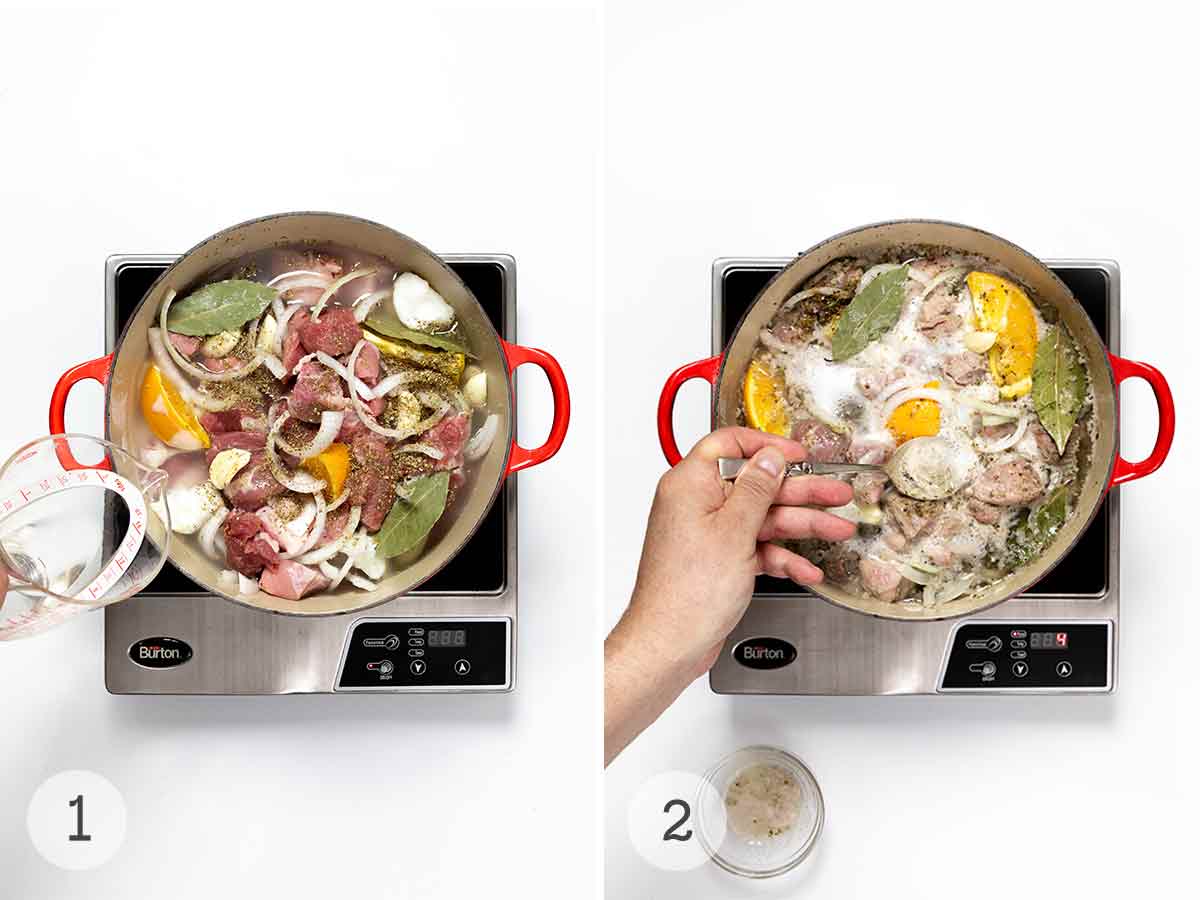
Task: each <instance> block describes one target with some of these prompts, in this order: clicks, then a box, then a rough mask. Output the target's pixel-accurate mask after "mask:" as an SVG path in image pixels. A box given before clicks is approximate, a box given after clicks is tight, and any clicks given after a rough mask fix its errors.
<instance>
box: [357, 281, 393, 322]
mask: <svg viewBox="0 0 1200 900" xmlns="http://www.w3.org/2000/svg"><path fill="white" fill-rule="evenodd" d="M391 293H392V289H391V288H390V287H389V288H384V289H383V290H381V291H372V292H371V293H370V294H364V295H363V296H361V297H359V298H358V299H357V300H355V301H354V321H355V322H362V321H365V320H366V318H367V316H369V315H370V314H371V311H372V310H373V309H374V308H375V307H376V306H378V305H379V302H380V301H381V300H386V299H387V298H388V297H389V296H391Z"/></svg>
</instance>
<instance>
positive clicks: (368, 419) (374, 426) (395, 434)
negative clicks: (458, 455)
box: [346, 340, 441, 459]
mask: <svg viewBox="0 0 1200 900" xmlns="http://www.w3.org/2000/svg"><path fill="white" fill-rule="evenodd" d="M366 343H367V342H366V341H365V340H362V341H359V342H358V343H357V344H355V345H354V352H352V353H351V354H350V360H349V362H347V363H346V374H347V375H349V374H350V373H351V372H353V371H354V367H355V365H356V364H357V363H358V354H359V353H361V352H362V348H363V347H364V346H365V345H366ZM355 380H356V381H357V380H358V379H355ZM346 383H347V385H348V386H349V387H350V403H351V404H352V405H353V407H354V413H355V415H357V416H358V420H359V421H360V422H362V423H363V425H364V426H366V428H367V429H369V430H370V431H373V432H375V433H376V434H377V435H379V436H380V437H385V438H391V439H392V440H397V441H402V440H405V439H406V438H410V437H412V436H413V435H415V434H420V433H421V432H420V431H413V430H406V429H403V428H385V427H384V426H382V425H380V424H379V423H378V422H377V421H375V417H374V416H372V415H371V414H370V413H369V412H368V411H367V408H366V407H365V406H364V405H363V402H362V400H360V399H359V398H358V394H357V393H356V392H355V390H354V388H353V386H352V385H350V382H349V379H347V381H346ZM439 420H440V416H439ZM417 424H418V425H420V424H421V423H420V422H418V423H417ZM434 424H436V422H435V423H434ZM426 427H430V426H426ZM426 455H428V454H426ZM434 458H435V459H441V456H440V455H438V456H437V457H434Z"/></svg>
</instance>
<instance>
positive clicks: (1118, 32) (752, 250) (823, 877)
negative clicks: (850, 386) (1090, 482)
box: [605, 0, 1200, 900]
mask: <svg viewBox="0 0 1200 900" xmlns="http://www.w3.org/2000/svg"><path fill="white" fill-rule="evenodd" d="M985 7H986V9H985ZM1121 9H1123V10H1124V11H1125V12H1124V13H1123V15H1121V16H1120V17H1118V16H1114V15H1112V14H1110V13H1108V12H1105V11H1104V9H1103V8H1102V5H1101V4H1095V3H1093V4H1088V5H1087V6H1086V7H1085V6H1079V7H1078V8H1069V7H1068V6H1067V5H1066V4H1057V3H1048V2H1042V3H1037V4H1030V5H1025V4H1021V3H1011V2H1010V3H1005V4H986V5H985V4H967V3H961V2H959V3H954V4H952V5H946V6H945V7H943V8H937V7H935V6H933V5H931V4H927V3H921V2H905V3H888V4H871V3H861V2H860V3H842V4H839V3H820V4H816V3H804V4H801V3H789V4H786V5H780V6H773V5H772V6H768V5H765V4H755V3H742V4H736V5H734V4H720V5H715V4H707V3H697V2H695V0H692V2H688V3H686V4H680V5H678V6H674V7H672V8H664V9H659V10H656V11H653V12H651V11H648V10H647V8H646V7H645V5H644V4H641V3H625V2H619V3H610V4H609V6H608V12H607V16H606V51H605V52H606V59H607V66H606V68H607V75H608V80H607V85H606V91H607V96H606V109H607V118H606V123H605V124H606V159H605V204H606V207H605V212H606V228H605V232H606V247H605V249H606V258H605V277H606V287H607V291H606V295H605V301H606V308H605V314H606V324H607V340H608V352H607V354H606V360H607V368H606V375H605V382H606V383H605V398H606V405H605V421H606V423H607V426H608V427H607V429H606V431H605V458H606V460H607V463H608V465H607V471H608V478H607V489H606V494H605V503H606V510H607V518H606V528H605V533H606V544H605V548H606V556H605V559H606V570H607V572H608V573H609V579H608V604H607V610H606V613H607V621H608V623H609V624H611V622H613V621H615V619H616V617H617V615H618V613H619V611H620V609H621V608H622V607H623V605H624V603H625V602H626V600H627V599H628V591H629V589H630V587H631V585H632V582H633V574H634V569H635V564H636V560H637V557H638V552H639V549H640V542H641V528H640V527H639V526H640V522H641V521H644V515H645V513H646V510H647V509H648V505H649V500H650V497H651V494H652V490H653V487H654V483H655V480H656V478H657V476H658V473H659V472H660V471H661V469H662V465H663V464H662V463H661V459H662V456H661V453H660V452H659V449H658V446H657V441H656V438H655V434H654V430H653V427H652V423H653V420H654V405H655V402H656V399H657V392H658V389H659V388H660V387H661V385H662V382H663V380H664V379H665V377H666V375H667V373H668V372H670V371H671V370H672V369H673V368H675V367H676V366H678V365H680V364H682V363H684V362H688V361H691V360H694V359H699V358H702V357H705V356H708V355H709V334H710V331H709V327H710V321H709V277H710V265H711V262H712V260H713V259H714V258H715V257H717V256H726V255H771V256H786V255H791V254H794V253H796V252H797V251H799V250H802V249H804V248H805V247H807V246H809V245H811V244H813V243H815V242H817V241H818V240H821V239H822V238H825V237H827V236H829V235H832V234H834V233H836V232H838V231H841V230H843V229H846V228H849V227H853V226H855V225H859V224H864V223H867V222H872V221H877V220H880V219H886V218H894V217H902V216H928V217H941V218H948V219H952V220H958V221H963V222H968V223H972V224H974V225H978V226H981V227H983V228H986V229H989V230H992V231H995V232H998V233H1000V234H1003V235H1005V236H1007V237H1009V238H1011V239H1012V240H1014V241H1016V242H1017V243H1019V244H1021V245H1023V246H1025V247H1026V248H1028V249H1030V250H1031V251H1033V252H1035V253H1038V254H1041V255H1044V256H1102V257H1112V258H1114V259H1116V260H1117V261H1118V262H1119V263H1120V266H1121V272H1122V288H1123V303H1124V317H1123V322H1122V349H1123V351H1124V353H1125V355H1126V356H1129V357H1131V358H1134V359H1145V360H1147V361H1149V362H1152V363H1154V364H1156V365H1158V366H1160V367H1161V368H1162V370H1163V371H1164V372H1165V373H1166V374H1167V376H1168V378H1169V379H1170V380H1171V383H1172V385H1173V386H1174V390H1175V396H1176V398H1177V400H1178V401H1179V405H1180V412H1181V416H1180V423H1179V431H1178V434H1177V437H1176V442H1175V449H1174V453H1173V455H1172V459H1171V461H1170V462H1169V463H1168V464H1167V466H1166V467H1165V468H1164V469H1162V470H1161V471H1160V472H1159V473H1158V474H1156V475H1155V476H1154V477H1153V478H1149V479H1147V480H1145V481H1143V482H1139V483H1135V484H1132V485H1129V486H1127V487H1125V488H1122V489H1121V490H1122V506H1123V523H1122V524H1123V531H1122V539H1123V540H1122V573H1121V574H1122V584H1121V588H1122V621H1121V625H1122V632H1123V633H1122V646H1121V687H1120V690H1119V692H1118V693H1117V694H1116V695H1115V696H1108V697H1080V698H1030V699H1022V698H1007V697H1006V698H981V699H973V698H948V697H942V698H937V697H934V698H874V699H819V698H814V699H795V698H729V697H718V696H716V695H713V694H711V693H710V692H709V691H708V686H707V683H706V681H700V682H698V683H697V684H695V685H693V686H692V687H691V688H690V689H689V690H688V691H687V692H686V694H685V695H684V697H683V698H682V699H681V701H680V702H679V703H677V704H676V706H675V707H673V708H672V709H671V710H669V711H668V712H667V714H666V715H665V716H664V717H663V718H662V719H661V720H660V721H659V722H658V723H657V724H656V725H655V726H653V727H652V728H651V729H650V730H649V731H648V732H647V733H646V734H644V735H643V736H642V737H641V738H640V739H639V740H638V741H637V742H636V743H635V744H634V745H633V746H632V747H630V749H628V750H627V751H626V752H625V753H624V754H623V755H622V756H621V757H619V758H618V759H617V761H616V762H615V763H614V764H613V765H612V766H611V767H610V769H609V771H608V773H607V776H606V783H605V787H606V794H607V823H606V834H607V846H606V873H607V879H608V881H607V891H606V893H607V895H608V896H609V897H612V898H633V897H638V898H641V897H689V898H697V900H699V898H718V897H720V898H725V897H731V898H732V897H750V896H755V897H757V896H772V897H784V896H787V897H821V898H865V897H888V898H921V900H926V898H941V897H946V898H959V897H970V898H972V900H981V898H992V897H1031V898H1040V897H1054V896H1057V897H1083V896H1088V897H1121V896H1133V895H1134V893H1135V892H1136V894H1137V895H1142V896H1153V895H1156V894H1163V893H1164V891H1162V886H1163V884H1164V883H1165V881H1166V877H1167V875H1168V874H1173V875H1176V876H1177V875H1178V874H1179V872H1180V871H1181V865H1182V862H1181V860H1180V858H1179V857H1178V856H1177V855H1176V852H1177V850H1176V847H1175V846H1174V845H1173V840H1172V839H1173V836H1174V835H1175V834H1177V833H1178V831H1177V829H1179V828H1184V829H1185V830H1186V831H1188V832H1189V833H1190V834H1191V835H1193V836H1194V834H1195V826H1194V824H1183V823H1177V822H1175V821H1174V817H1175V816H1176V814H1177V812H1178V810H1181V809H1182V808H1183V805H1184V801H1183V799H1182V797H1181V796H1180V794H1179V788H1180V786H1181V784H1180V782H1181V781H1182V775H1183V772H1182V769H1183V767H1184V766H1185V765H1186V764H1187V763H1188V762H1189V761H1190V760H1191V759H1193V750H1194V734H1195V713H1194V709H1195V689H1196V687H1197V678H1196V674H1195V671H1194V668H1193V666H1192V664H1191V660H1192V658H1193V656H1194V643H1195V642H1194V636H1193V635H1192V634H1190V633H1189V631H1188V627H1187V626H1188V625H1194V622H1195V615H1194V612H1193V611H1192V607H1193V605H1194V604H1195V602H1196V590H1195V586H1194V579H1192V578H1189V577H1188V575H1187V573H1189V572H1193V571H1194V558H1195V552H1196V551H1195V536H1194V535H1195V532H1194V526H1191V525H1190V523H1191V522H1192V521H1194V519H1193V516H1192V509H1193V508H1194V505H1195V501H1196V491H1195V487H1194V484H1195V479H1194V475H1193V473H1192V472H1191V471H1190V467H1189V465H1188V464H1189V463H1191V462H1193V461H1194V458H1195V457H1194V453H1195V450H1196V430H1195V422H1194V418H1193V417H1192V415H1191V413H1192V412H1193V411H1194V408H1195V404H1194V400H1193V399H1192V398H1194V396H1195V393H1196V390H1197V389H1198V388H1200V384H1197V377H1196V372H1197V359H1196V353H1197V351H1196V327H1195V310H1196V300H1197V295H1196V290H1195V287H1194V284H1193V282H1194V278H1193V274H1192V273H1193V272H1194V269H1195V264H1196V238H1197V228H1196V225H1195V215H1196V202H1195V201H1196V199H1197V197H1196V183H1197V179H1196V171H1195V148H1196V142H1195V139H1194V137H1195V136H1194V130H1193V125H1192V123H1193V122H1194V119H1195V116H1194V111H1195V99H1194V92H1195V87H1196V84H1197V70H1196V54H1195V47H1194V45H1193V41H1192V38H1191V35H1192V33H1193V32H1191V31H1190V29H1187V28H1185V27H1184V23H1182V22H1180V21H1176V20H1174V19H1173V17H1172V15H1171V14H1170V10H1169V8H1168V7H1165V6H1158V5H1156V4H1153V3H1132V4H1123V5H1122V6H1121ZM631 345H632V347H636V348H637V349H636V352H633V351H632V349H631ZM622 348H625V352H620V351H621V349H622ZM618 356H619V361H618V360H617V357H618ZM1122 401H1123V406H1122V410H1121V412H1122V420H1123V421H1122V436H1123V438H1122V439H1123V441H1124V446H1125V448H1126V449H1127V450H1128V451H1129V453H1128V454H1127V455H1130V456H1133V457H1136V456H1138V455H1142V454H1144V453H1145V451H1146V450H1148V448H1149V445H1150V441H1151V435H1152V433H1153V429H1154V427H1155V412H1154V404H1153V402H1152V400H1151V399H1150V394H1149V391H1148V390H1147V389H1145V388H1144V387H1143V386H1134V387H1132V388H1127V389H1125V390H1124V391H1123V392H1122ZM707 402H708V399H707V388H706V386H702V385H701V384H700V383H693V384H692V385H690V386H688V388H685V390H684V391H683V392H682V393H681V395H680V401H679V404H678V407H677V413H676V418H675V421H676V430H677V433H678V434H679V435H680V443H681V445H684V446H688V445H690V444H691V443H692V442H693V441H694V440H695V439H696V438H697V437H699V435H700V434H701V433H702V432H703V431H704V430H707V423H708V419H707V415H708V413H707ZM614 423H621V427H619V428H617V427H614ZM617 473H620V474H619V477H618V475H617ZM635 522H636V523H638V524H636V525H635ZM1180 713H1182V714H1183V716H1180V715H1179V714H1180ZM1177 717H1178V718H1177ZM760 742H765V743H771V744H776V745H779V746H782V747H784V748H787V749H790V750H792V751H793V752H795V753H797V754H798V755H800V756H801V757H802V758H803V759H804V760H805V761H806V762H808V763H809V765H810V766H811V767H812V769H813V771H814V772H815V774H816V776H817V778H818V780H819V781H820V783H821V786H822V788H823V789H824V792H825V799H826V803H827V808H828V821H827V827H826V831H825V835H824V838H823V839H822V844H821V846H820V848H819V851H818V856H817V857H816V858H815V859H814V860H812V864H811V865H806V866H805V867H804V868H803V869H801V870H798V871H797V872H795V873H793V874H792V875H791V876H789V877H786V878H782V879H779V880H777V881H776V882H774V883H768V884H755V883H751V882H748V881H744V880H740V879H737V878H735V877H734V876H729V875H726V874H724V873H723V872H721V871H720V870H718V869H716V867H715V866H712V865H709V866H707V867H705V868H703V869H700V870H698V871H696V872H692V873H687V874H676V873H669V872H662V871H658V870H655V869H653V868H652V867H650V866H649V865H648V864H646V863H645V862H643V861H642V860H641V858H640V857H638V856H636V855H635V853H634V850H633V848H632V846H631V845H630V842H629V839H628V837H627V835H626V826H625V812H626V807H627V804H628V802H629V800H630V799H631V798H632V797H633V795H634V794H635V792H636V790H637V787H638V786H639V785H640V784H642V783H643V782H644V781H645V780H646V779H648V778H650V777H651V776H652V775H654V774H657V773H659V772H662V771H666V770H669V769H691V770H693V771H697V772H702V771H704V769H706V768H707V767H708V766H709V765H710V764H711V763H713V762H714V761H715V760H716V759H718V758H719V757H721V756H723V755H724V754H726V753H728V752H729V751H731V750H733V749H735V748H737V747H739V746H743V745H747V744H753V743H760ZM1189 769H1190V767H1189ZM664 799H665V798H664ZM668 824H669V822H667V821H664V822H663V826H662V827H663V828H664V829H665V828H666V827H667V825H668ZM1189 861H1190V860H1189ZM1156 888H1158V890H1156ZM1187 891H1188V889H1187V888H1183V887H1182V885H1178V884H1177V885H1176V887H1174V888H1172V889H1171V890H1170V891H1169V892H1167V893H1169V895H1173V896H1174V895H1179V894H1181V893H1187Z"/></svg>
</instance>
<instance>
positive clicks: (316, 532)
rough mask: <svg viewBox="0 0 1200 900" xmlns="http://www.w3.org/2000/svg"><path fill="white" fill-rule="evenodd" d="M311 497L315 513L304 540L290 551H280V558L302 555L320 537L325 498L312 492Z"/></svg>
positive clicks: (323, 521) (323, 518) (323, 524)
mask: <svg viewBox="0 0 1200 900" xmlns="http://www.w3.org/2000/svg"><path fill="white" fill-rule="evenodd" d="M313 499H314V500H315V501H316V502H317V515H316V517H315V518H314V519H313V520H312V524H311V525H309V527H308V534H306V535H305V536H304V541H303V542H302V543H301V544H300V546H299V547H297V548H296V549H295V550H293V551H292V552H291V553H280V554H279V558H280V559H294V558H295V557H297V556H303V555H304V554H305V553H307V552H308V551H309V550H311V549H312V548H313V545H314V544H315V543H316V542H317V541H318V539H320V537H321V532H322V531H324V530H325V512H326V510H325V498H324V497H322V496H321V495H320V494H314V495H313Z"/></svg>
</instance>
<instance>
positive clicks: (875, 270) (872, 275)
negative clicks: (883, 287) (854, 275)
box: [854, 263, 912, 296]
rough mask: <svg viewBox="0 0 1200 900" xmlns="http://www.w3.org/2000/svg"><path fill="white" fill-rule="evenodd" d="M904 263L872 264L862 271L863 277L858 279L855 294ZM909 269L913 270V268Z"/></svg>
mask: <svg viewBox="0 0 1200 900" xmlns="http://www.w3.org/2000/svg"><path fill="white" fill-rule="evenodd" d="M902 265H904V263H879V265H876V266H871V268H869V269H867V271H865V272H863V273H862V277H861V278H859V279H858V289H857V290H855V292H854V293H855V295H856V296H857V295H858V294H861V293H862V292H863V291H864V290H866V288H867V285H869V284H870V283H871V282H872V281H874V280H875V279H876V278H878V277H879V276H880V275H882V274H883V273H884V272H891V271H892V270H893V269H899V268H900V267H901V266H902ZM909 271H912V270H911V269H910V270H909Z"/></svg>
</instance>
